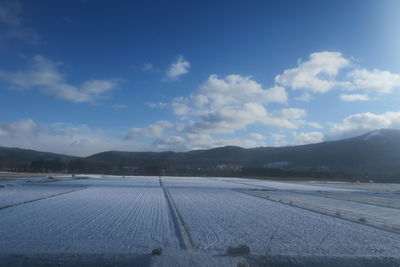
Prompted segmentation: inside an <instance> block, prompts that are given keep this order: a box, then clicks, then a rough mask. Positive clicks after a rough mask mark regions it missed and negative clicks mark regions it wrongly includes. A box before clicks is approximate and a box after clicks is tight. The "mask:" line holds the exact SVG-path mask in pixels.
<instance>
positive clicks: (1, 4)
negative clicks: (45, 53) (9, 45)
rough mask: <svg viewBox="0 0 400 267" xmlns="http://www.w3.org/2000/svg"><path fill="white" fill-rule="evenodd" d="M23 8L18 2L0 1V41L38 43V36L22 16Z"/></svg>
mask: <svg viewBox="0 0 400 267" xmlns="http://www.w3.org/2000/svg"><path fill="white" fill-rule="evenodd" d="M23 13H24V10H23V6H22V4H21V3H20V2H19V1H0V24H3V26H4V27H3V29H2V30H1V32H0V36H1V37H0V41H2V42H6V41H9V40H18V41H22V42H25V43H28V44H37V43H39V42H40V37H39V35H38V34H37V33H36V32H35V31H34V30H33V29H32V28H31V27H29V26H27V23H26V20H25V19H24V16H23Z"/></svg>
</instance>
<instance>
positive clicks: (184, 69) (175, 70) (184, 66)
mask: <svg viewBox="0 0 400 267" xmlns="http://www.w3.org/2000/svg"><path fill="white" fill-rule="evenodd" d="M189 70H190V63H189V61H187V60H185V59H184V57H183V56H182V55H180V56H178V59H177V60H176V62H174V63H172V64H171V65H170V66H169V68H168V70H167V72H166V73H165V77H166V78H167V79H168V80H171V81H175V80H177V79H179V77H180V76H182V75H184V74H186V73H188V72H189Z"/></svg>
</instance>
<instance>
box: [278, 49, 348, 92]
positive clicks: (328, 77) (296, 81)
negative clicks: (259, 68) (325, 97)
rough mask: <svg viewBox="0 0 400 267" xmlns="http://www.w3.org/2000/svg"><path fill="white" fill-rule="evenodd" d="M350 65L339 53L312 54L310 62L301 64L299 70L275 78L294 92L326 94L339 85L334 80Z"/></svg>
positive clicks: (295, 69)
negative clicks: (303, 91) (300, 90)
mask: <svg viewBox="0 0 400 267" xmlns="http://www.w3.org/2000/svg"><path fill="white" fill-rule="evenodd" d="M349 65H350V61H349V60H348V59H346V58H344V57H343V56H342V54H341V53H339V52H327V51H325V52H318V53H312V54H311V55H310V59H309V60H308V61H305V62H300V63H299V65H298V67H297V68H293V69H287V70H285V71H284V72H283V74H281V75H277V76H276V77H275V81H276V82H277V83H279V84H282V85H284V86H289V87H291V88H292V89H294V90H298V89H303V90H309V91H311V92H313V93H325V92H327V91H329V90H331V89H332V88H333V87H335V86H336V85H337V82H336V81H335V79H334V78H335V77H336V75H337V74H338V72H339V71H340V70H341V69H342V68H344V67H347V66H349Z"/></svg>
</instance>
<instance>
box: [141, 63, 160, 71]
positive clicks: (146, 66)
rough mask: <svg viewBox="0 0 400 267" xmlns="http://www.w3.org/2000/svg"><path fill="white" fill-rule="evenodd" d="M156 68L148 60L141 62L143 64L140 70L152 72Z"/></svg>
mask: <svg viewBox="0 0 400 267" xmlns="http://www.w3.org/2000/svg"><path fill="white" fill-rule="evenodd" d="M156 70H157V69H156V68H155V67H154V65H153V64H151V63H150V62H146V63H144V64H143V66H142V71H144V72H154V71H156Z"/></svg>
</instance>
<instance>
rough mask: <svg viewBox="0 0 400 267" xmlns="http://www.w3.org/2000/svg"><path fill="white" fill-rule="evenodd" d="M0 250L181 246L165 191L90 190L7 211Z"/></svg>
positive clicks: (3, 214)
mask: <svg viewBox="0 0 400 267" xmlns="http://www.w3.org/2000/svg"><path fill="white" fill-rule="evenodd" d="M0 216H1V220H0V236H1V237H2V241H1V242H0V251H2V252H3V253H4V252H8V253H21V252H26V253H32V252H47V253H49V252H52V253H59V252H66V251H68V252H81V253H89V252H96V253H101V252H103V253H104V252H107V253H112V252H115V253H124V252H131V251H136V252H137V251H148V250H149V249H151V248H154V247H159V246H161V245H162V247H164V248H177V247H178V246H179V245H178V240H177V237H176V235H175V226H174V225H173V222H172V220H171V216H170V214H169V209H168V206H167V203H166V200H165V197H164V193H163V190H162V189H161V188H151V187H149V188H124V187H116V188H104V187H96V188H88V189H84V190H81V191H77V192H73V193H70V194H64V195H61V196H58V197H56V198H52V199H46V200H42V201H37V202H34V203H29V204H25V205H20V206H17V207H13V208H9V209H4V210H2V211H1V213H0Z"/></svg>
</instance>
